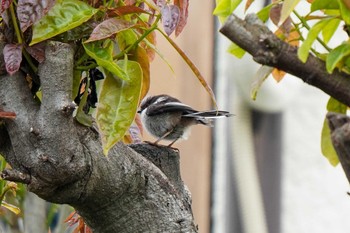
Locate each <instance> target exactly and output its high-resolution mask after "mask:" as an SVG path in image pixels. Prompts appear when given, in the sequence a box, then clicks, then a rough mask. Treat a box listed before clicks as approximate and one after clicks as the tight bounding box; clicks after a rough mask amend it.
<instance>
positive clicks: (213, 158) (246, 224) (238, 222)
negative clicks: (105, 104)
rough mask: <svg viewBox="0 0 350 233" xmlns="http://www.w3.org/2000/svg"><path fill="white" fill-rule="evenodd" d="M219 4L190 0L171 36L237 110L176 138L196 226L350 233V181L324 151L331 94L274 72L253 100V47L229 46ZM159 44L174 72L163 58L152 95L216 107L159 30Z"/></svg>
mask: <svg viewBox="0 0 350 233" xmlns="http://www.w3.org/2000/svg"><path fill="white" fill-rule="evenodd" d="M255 4H256V5H257V7H261V6H262V5H263V4H264V1H262V0H260V1H258V0H256V1H255ZM259 5H260V6H259ZM301 7H302V6H301ZM213 8H214V2H212V1H190V6H189V18H188V24H187V26H186V27H185V29H184V32H183V33H182V34H181V35H180V36H179V37H177V38H173V39H174V40H175V42H176V43H177V44H178V45H179V46H180V47H181V48H182V49H183V51H184V52H185V53H186V54H187V55H188V56H189V57H190V58H191V60H192V61H193V62H194V63H195V64H196V65H197V67H198V68H199V70H200V71H201V72H202V74H203V76H204V77H205V78H206V80H207V81H208V82H209V83H211V85H212V87H213V89H214V92H215V94H216V97H217V100H218V105H219V108H220V109H222V110H229V111H230V112H232V113H234V114H235V115H236V116H235V117H232V118H229V119H220V120H218V121H217V122H216V125H215V127H214V128H207V127H203V126H195V127H194V128H193V129H192V135H191V137H190V138H189V139H188V140H187V141H182V142H178V143H177V144H175V146H176V147H178V148H179V149H180V157H181V166H182V167H181V169H182V178H183V180H184V182H185V184H186V185H187V186H188V187H189V189H190V191H191V193H192V201H193V210H194V217H195V220H196V223H197V224H198V226H199V230H200V232H201V233H226V232H229V233H232V232H234V233H241V232H242V233H267V232H268V233H281V232H282V233H295V232H298V233H304V232H307V233H309V232H317V233H323V232H324V233H326V232H327V233H328V232H337V233H343V232H344V233H345V232H349V229H350V221H348V216H349V214H350V197H349V196H348V195H347V191H349V185H348V182H347V180H346V178H345V175H344V174H343V171H342V169H341V167H340V166H337V167H332V166H331V165H330V164H329V163H328V161H327V160H326V159H325V158H324V157H323V156H322V154H321V149H320V136H321V129H322V124H323V120H324V117H325V114H326V103H327V101H328V96H327V95H326V94H324V93H323V92H321V91H319V90H317V89H315V88H313V87H310V86H308V85H307V84H304V83H302V81H300V80H299V79H297V78H295V77H291V76H286V77H285V78H284V79H283V80H282V81H281V82H279V83H277V82H276V81H275V80H273V79H272V78H269V79H268V80H267V81H266V82H265V83H264V84H263V86H262V88H261V90H260V91H259V93H258V97H257V101H251V100H250V84H251V80H252V79H253V77H254V76H255V74H256V72H257V70H258V69H259V67H260V66H259V65H257V64H255V63H254V62H253V60H252V58H251V56H250V55H247V54H246V55H245V56H244V58H243V59H237V58H235V57H233V56H232V55H229V54H228V53H227V52H226V50H227V48H228V45H229V44H230V43H229V41H228V40H227V39H226V38H224V36H222V35H221V34H219V33H218V29H219V27H220V25H219V24H218V22H216V18H215V17H214V16H213V15H212V11H213ZM259 9H260V8H259ZM252 10H254V9H252ZM157 43H158V48H159V50H160V51H162V53H163V55H164V57H165V58H166V60H167V61H168V62H169V63H170V64H171V66H172V68H173V70H174V72H172V71H171V69H170V68H169V67H168V65H167V64H166V62H164V61H163V60H162V59H160V58H159V56H158V57H157V58H156V60H155V61H154V62H153V63H152V69H151V76H152V83H151V90H150V95H154V94H162V93H166V94H169V95H172V96H175V97H177V98H179V99H180V100H181V101H183V102H184V103H186V104H189V105H191V106H192V107H194V108H196V109H199V110H206V109H209V108H212V103H211V101H210V97H209V95H208V94H207V93H206V92H205V90H204V88H202V86H201V85H200V83H199V82H198V81H197V79H196V77H195V76H194V74H193V73H192V72H191V70H190V69H189V68H188V66H187V65H186V64H185V62H184V61H183V60H182V58H181V57H180V56H179V55H178V54H177V53H176V51H175V50H174V49H173V48H172V47H171V46H170V45H169V44H168V43H167V42H166V41H165V40H164V39H163V38H162V36H161V35H157Z"/></svg>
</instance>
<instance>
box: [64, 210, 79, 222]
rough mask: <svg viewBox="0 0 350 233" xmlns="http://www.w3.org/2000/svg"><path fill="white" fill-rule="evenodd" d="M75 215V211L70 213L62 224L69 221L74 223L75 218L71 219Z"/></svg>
mask: <svg viewBox="0 0 350 233" xmlns="http://www.w3.org/2000/svg"><path fill="white" fill-rule="evenodd" d="M76 213H77V212H76V211H73V212H72V213H70V214H69V215H68V217H67V218H66V219H65V220H64V222H65V223H67V222H71V221H74V222H76V221H75V218H73V217H74V215H75V214H76Z"/></svg>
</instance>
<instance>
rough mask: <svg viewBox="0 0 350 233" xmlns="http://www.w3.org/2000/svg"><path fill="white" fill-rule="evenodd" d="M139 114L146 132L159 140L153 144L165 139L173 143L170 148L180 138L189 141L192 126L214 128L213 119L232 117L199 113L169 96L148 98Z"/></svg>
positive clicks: (213, 112) (211, 112)
mask: <svg viewBox="0 0 350 233" xmlns="http://www.w3.org/2000/svg"><path fill="white" fill-rule="evenodd" d="M138 113H141V121H142V124H143V126H144V127H145V128H146V130H147V131H148V132H149V133H150V134H152V135H153V136H155V137H157V138H158V139H157V140H156V141H155V142H154V143H153V144H157V143H158V142H159V141H161V140H163V139H164V140H169V141H171V143H170V144H169V145H168V146H169V147H171V146H172V145H173V144H174V143H175V142H176V141H177V140H178V139H180V138H182V139H187V137H188V135H189V129H190V126H192V125H196V124H203V125H207V126H212V124H211V120H212V119H213V118H220V117H229V116H232V114H230V113H229V112H226V111H216V110H211V111H203V112H202V111H197V110H194V109H193V108H191V107H190V106H188V105H186V104H183V103H181V102H180V101H179V100H178V99H176V98H173V97H171V96H168V95H156V96H150V97H148V98H146V99H145V100H143V101H142V103H141V107H140V110H139V111H138Z"/></svg>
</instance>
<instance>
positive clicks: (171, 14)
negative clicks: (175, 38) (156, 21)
mask: <svg viewBox="0 0 350 233" xmlns="http://www.w3.org/2000/svg"><path fill="white" fill-rule="evenodd" d="M161 11H162V23H163V27H164V31H165V33H166V34H167V35H168V36H170V35H171V33H173V31H174V30H175V28H176V26H177V25H178V23H179V19H180V10H179V7H177V6H175V5H165V6H163V7H162V9H161Z"/></svg>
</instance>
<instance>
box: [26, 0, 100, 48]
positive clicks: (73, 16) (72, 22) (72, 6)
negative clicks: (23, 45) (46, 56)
mask: <svg viewBox="0 0 350 233" xmlns="http://www.w3.org/2000/svg"><path fill="white" fill-rule="evenodd" d="M97 11H98V10H97V9H95V8H93V7H91V6H89V5H88V4H86V3H84V2H82V1H78V0H64V1H63V0H62V1H58V2H57V3H56V5H54V6H53V7H52V8H51V10H50V11H49V12H48V14H47V15H45V16H44V17H43V18H41V20H40V21H39V22H37V23H35V24H34V25H33V38H32V41H31V43H30V45H33V44H36V43H39V42H41V41H44V40H47V39H49V38H52V37H54V36H56V35H58V34H61V33H63V32H66V31H68V30H70V29H73V28H75V27H78V26H79V25H81V24H82V23H84V22H86V21H87V20H89V19H90V18H91V16H93V15H94V14H95V13H96V12H97Z"/></svg>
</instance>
